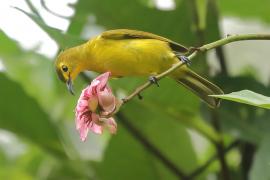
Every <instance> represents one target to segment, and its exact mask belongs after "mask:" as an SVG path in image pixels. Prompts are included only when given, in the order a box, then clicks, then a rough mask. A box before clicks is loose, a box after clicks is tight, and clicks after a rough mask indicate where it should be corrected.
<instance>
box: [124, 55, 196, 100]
mask: <svg viewBox="0 0 270 180" xmlns="http://www.w3.org/2000/svg"><path fill="white" fill-rule="evenodd" d="M196 55H197V51H195V52H193V53H192V54H191V55H189V56H188V59H189V60H191V59H192V58H194V57H195V56H196ZM184 64H185V63H183V62H182V61H179V62H178V63H176V64H175V65H174V66H172V67H171V68H169V69H168V70H166V71H164V72H163V73H161V74H159V75H157V76H155V79H156V80H157V81H158V80H160V79H162V78H164V77H165V76H167V75H168V74H170V73H172V72H173V71H175V70H176V69H178V68H179V67H181V66H183V65H184ZM152 84H153V83H151V82H149V81H147V82H146V83H144V84H143V85H141V86H140V87H138V88H137V89H136V90H135V91H134V92H132V93H131V94H130V95H129V96H127V97H126V98H124V99H123V103H126V102H128V101H130V100H131V99H132V98H133V97H135V96H137V95H138V94H140V93H141V92H142V91H143V90H145V89H147V88H148V87H150V86H151V85H152Z"/></svg>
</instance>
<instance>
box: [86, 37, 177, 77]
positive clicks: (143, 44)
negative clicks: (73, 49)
mask: <svg viewBox="0 0 270 180" xmlns="http://www.w3.org/2000/svg"><path fill="white" fill-rule="evenodd" d="M88 46H89V47H88V49H89V51H91V52H89V54H91V56H90V58H89V59H87V60H86V61H85V62H86V65H85V66H86V67H87V69H88V70H92V71H96V72H100V73H103V72H106V71H110V72H111V73H112V75H113V76H137V75H155V74H158V73H161V72H163V71H164V70H166V69H168V68H169V67H171V66H172V65H173V64H174V63H176V62H177V61H178V60H177V59H176V58H175V55H174V53H173V52H172V51H171V49H170V47H169V46H168V44H167V43H166V42H163V41H159V40H156V39H125V40H108V39H103V38H100V37H97V38H96V39H94V40H92V41H90V42H89V43H88Z"/></svg>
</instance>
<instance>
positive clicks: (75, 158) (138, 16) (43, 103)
mask: <svg viewBox="0 0 270 180" xmlns="http://www.w3.org/2000/svg"><path fill="white" fill-rule="evenodd" d="M27 2H28V4H29V3H30V1H28V0H27ZM174 2H175V5H176V7H175V8H174V9H172V10H168V11H164V10H160V9H158V8H156V6H155V3H154V1H153V0H133V1H127V0H114V1H109V0H102V1H101V0H78V1H77V2H76V3H75V4H74V5H73V6H72V7H73V8H74V10H75V14H74V15H73V16H72V17H71V18H70V25H69V27H68V30H67V31H66V32H62V31H61V30H58V29H55V28H53V27H50V26H48V25H47V24H46V22H45V21H44V17H42V15H40V14H39V12H38V10H37V9H36V8H35V6H30V10H31V12H28V11H24V10H23V9H20V7H17V9H18V10H19V11H20V12H21V13H22V14H21V15H22V16H24V15H26V16H27V17H29V18H30V19H32V20H33V21H34V22H35V23H36V24H37V25H38V26H39V27H40V28H41V29H42V30H43V31H44V32H46V33H47V34H48V35H49V36H50V37H51V38H52V39H53V40H54V41H55V42H56V43H57V45H58V46H59V50H60V49H64V48H68V47H72V46H74V45H77V44H79V43H81V42H83V41H84V40H83V39H85V38H86V37H85V36H86V34H87V33H85V32H88V33H89V32H90V31H91V32H93V31H94V33H95V34H97V33H99V32H98V31H100V30H106V29H116V28H129V29H138V30H144V31H149V32H153V33H156V34H159V35H162V36H165V37H168V38H170V39H173V40H174V41H177V42H180V43H181V44H185V45H187V46H199V45H202V44H205V43H208V42H212V41H214V40H217V39H219V38H220V36H221V30H220V28H219V24H220V17H223V16H224V15H230V16H235V17H239V18H257V19H260V20H264V21H265V22H269V17H270V14H269V10H268V6H267V5H268V4H269V2H268V1H267V0H264V1H262V2H260V3H258V2H255V1H251V0H248V1H243V0H242V1H233V0H220V1H215V0H175V1H174ZM243 4H244V6H245V8H240V7H242V6H243ZM60 14H61V12H60ZM92 34H93V33H92ZM88 38H91V37H87V39H88ZM0 40H1V41H0V42H1V43H0V58H1V61H2V63H3V64H4V70H3V72H1V73H0V84H1V88H0V96H1V101H0V107H1V108H0V128H1V129H3V130H6V131H9V132H12V136H15V138H14V139H18V141H19V142H20V143H22V144H23V145H24V146H25V148H22V152H21V153H19V154H16V155H13V156H9V155H8V153H7V152H6V151H5V148H8V147H6V146H5V144H3V143H1V138H0V166H1V169H0V179H102V180H107V179H108V180H111V179H117V180H126V179H147V180H148V179H166V180H169V179H179V177H177V176H176V175H175V174H174V173H173V172H172V171H171V169H170V168H168V167H167V166H166V165H164V164H163V163H162V162H161V161H160V159H159V158H157V157H156V156H155V155H154V154H153V153H151V151H149V149H148V148H147V147H146V146H144V144H143V143H141V142H140V141H139V140H138V138H136V135H135V134H134V133H132V132H130V130H129V129H128V128H127V127H126V126H125V124H124V123H123V122H121V118H119V119H117V121H118V123H119V127H118V133H117V134H116V135H114V136H112V137H110V136H109V135H108V134H105V135H104V136H102V137H97V136H94V135H93V134H90V135H89V136H91V137H89V139H88V141H90V140H91V142H89V143H88V142H87V143H85V144H82V143H80V142H79V143H78V141H79V137H78V134H77V133H74V129H75V128H72V130H71V129H70V128H69V127H70V126H72V127H73V124H74V122H73V119H74V111H73V109H74V107H75V103H76V102H77V98H78V96H79V93H77V94H76V96H74V97H73V96H70V95H69V94H68V92H67V91H66V88H65V86H64V84H62V83H61V82H60V81H59V80H58V79H57V77H56V74H55V72H54V67H53V65H54V64H53V60H54V58H52V59H51V58H48V57H46V56H43V55H41V54H38V53H37V52H36V50H35V49H33V50H25V49H23V48H21V47H20V45H19V44H18V43H17V42H16V41H15V40H13V39H11V38H10V37H8V36H7V35H6V34H5V33H4V32H3V31H0ZM224 54H225V53H224V52H223V49H219V52H218V51H217V57H218V60H219V63H222V62H223V61H224V60H226V59H225V57H224ZM262 56H264V55H262ZM265 58H267V57H266V55H265ZM205 60H206V56H205V55H200V56H198V58H196V59H194V63H193V64H192V67H191V68H192V69H194V70H195V71H197V72H200V73H202V74H205V75H206V76H207V75H208V74H209V71H210V70H211V69H210V68H209V67H208V65H207V63H206V61H205ZM223 65H224V64H223ZM225 65H226V63H225ZM221 66H222V65H221ZM224 71H225V70H224V69H222V68H221V73H218V74H217V75H216V76H215V78H213V79H214V80H213V81H216V83H217V84H219V85H220V86H221V87H222V89H224V91H225V92H226V93H229V92H233V91H240V90H243V89H249V90H252V91H254V92H258V93H261V94H264V95H267V96H269V95H270V94H269V92H270V91H269V90H270V88H269V85H263V84H261V83H260V82H259V81H258V80H257V79H255V77H253V76H242V77H230V76H229V75H226V72H225V73H224ZM221 74H222V75H221ZM224 74H225V75H226V76H225V75H224ZM254 75H255V76H256V72H255V73H254ZM209 78H210V77H209ZM210 79H211V78H210ZM145 80H146V79H145V78H143V79H142V78H122V79H113V80H111V85H112V87H113V89H114V91H115V92H116V93H119V94H127V93H128V92H131V91H132V90H133V89H134V88H136V87H137V86H138V85H140V84H141V83H143V82H144V81H145ZM86 84H88V82H86V81H85V80H84V79H83V78H81V79H78V80H77V81H76V89H77V92H80V90H81V89H82V88H83V87H84V86H85V85H86ZM160 85H161V87H160V88H156V87H151V88H149V89H147V90H146V91H145V92H143V94H142V95H143V100H142V101H140V100H133V101H131V102H129V103H128V104H127V105H125V106H124V107H123V108H122V109H121V113H122V114H124V115H125V117H126V118H127V120H128V122H129V123H130V124H131V125H132V126H133V127H134V128H136V129H138V130H139V131H140V133H141V134H142V135H143V136H144V138H145V139H147V140H148V141H149V142H151V144H152V145H153V146H155V147H156V148H157V149H158V150H159V151H160V152H161V153H162V154H163V155H164V156H165V157H166V158H167V159H169V160H170V161H171V162H172V163H173V164H175V165H176V166H177V168H179V169H181V170H182V171H183V172H184V173H185V174H186V175H189V174H191V173H193V172H194V170H195V169H196V168H198V167H200V166H202V165H203V164H204V163H205V162H206V161H207V160H208V159H210V158H211V157H212V156H213V154H215V153H216V152H215V149H214V145H212V143H213V142H215V143H216V142H218V141H219V140H220V138H223V137H224V139H225V143H224V144H225V146H227V145H228V144H230V143H231V142H233V141H234V140H239V142H240V144H241V147H239V148H235V150H234V152H236V153H232V154H238V155H239V156H240V158H241V161H240V163H238V164H236V163H234V162H236V161H235V160H234V158H235V156H233V155H230V154H229V155H228V157H227V159H228V161H230V162H233V163H228V164H229V169H230V175H231V177H232V179H245V177H250V179H252V180H253V179H254V180H255V179H260V180H264V179H265V180H267V179H269V177H270V175H269V171H267V168H268V166H269V155H268V151H269V148H270V146H269V132H268V131H269V128H270V113H269V111H268V110H266V109H258V108H255V107H251V106H248V105H243V104H237V103H233V102H225V101H224V102H222V104H221V107H220V108H219V110H218V112H217V114H218V118H219V119H218V120H219V122H218V123H219V126H220V128H216V126H215V125H214V123H213V122H212V121H213V117H212V115H211V111H210V110H209V108H208V107H206V106H205V105H204V104H201V102H200V101H199V100H198V99H197V98H196V97H195V96H194V95H193V94H190V93H189V92H188V91H187V90H186V89H184V88H182V87H178V86H177V85H175V83H174V82H173V81H171V80H169V79H164V80H162V81H161V82H160ZM241 95H242V97H241V98H243V97H244V98H247V100H248V101H249V103H250V102H251V104H252V101H253V100H254V99H253V100H252V99H250V97H251V96H250V93H244V94H241ZM226 97H228V98H230V97H229V95H227V96H226ZM256 97H257V95H256ZM240 100H241V99H240ZM240 100H239V101H240ZM263 100H265V98H264V99H263ZM241 101H242V100H241ZM263 104H264V103H263ZM117 117H119V116H117ZM220 129H221V131H222V132H220ZM194 132H196V133H194ZM2 136H3V137H5V138H7V137H6V136H7V135H5V136H4V135H3V134H2V133H1V132H0V137H2ZM74 136H75V137H76V138H74ZM197 136H199V137H200V138H198V137H197ZM201 139H204V141H202V142H201ZM10 141H12V140H10ZM12 142H14V140H13V141H12ZM16 142H17V141H16ZM204 142H209V143H204ZM13 146H14V145H13ZM251 147H252V148H251ZM85 153H88V154H90V153H92V154H91V155H89V156H85ZM98 154H101V157H97V156H99V155H98ZM246 157H249V158H246ZM253 157H254V161H253ZM249 159H251V160H249ZM213 162H214V163H212V164H211V166H209V167H208V168H206V169H204V171H203V172H202V173H200V175H199V176H196V177H195V178H194V179H207V177H208V176H209V175H213V176H214V177H216V178H220V172H221V167H220V166H219V163H218V162H217V158H214V160H213ZM221 179H222V178H221Z"/></svg>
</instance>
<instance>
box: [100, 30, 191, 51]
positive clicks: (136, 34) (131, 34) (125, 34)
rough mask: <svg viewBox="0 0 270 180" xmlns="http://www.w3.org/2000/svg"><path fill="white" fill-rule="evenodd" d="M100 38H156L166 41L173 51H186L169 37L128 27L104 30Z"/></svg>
mask: <svg viewBox="0 0 270 180" xmlns="http://www.w3.org/2000/svg"><path fill="white" fill-rule="evenodd" d="M101 37H102V38H105V39H114V40H123V39H157V40H160V41H164V42H167V43H168V44H169V46H170V47H171V49H172V50H173V51H175V52H180V53H186V52H188V49H187V48H186V47H185V46H183V45H181V44H178V43H176V42H174V41H172V40H170V39H167V38H164V37H162V36H158V35H155V34H152V33H148V32H143V31H137V30H129V29H115V30H109V31H105V32H103V33H102V34H101Z"/></svg>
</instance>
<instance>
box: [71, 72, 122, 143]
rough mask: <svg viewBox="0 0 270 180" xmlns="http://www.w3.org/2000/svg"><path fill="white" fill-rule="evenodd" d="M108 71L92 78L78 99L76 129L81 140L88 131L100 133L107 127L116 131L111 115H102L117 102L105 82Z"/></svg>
mask: <svg viewBox="0 0 270 180" xmlns="http://www.w3.org/2000/svg"><path fill="white" fill-rule="evenodd" d="M110 74H111V73H110V72H106V73H104V74H101V75H100V76H98V77H97V78H96V79H94V80H93V81H92V82H91V84H90V85H89V86H87V87H86V88H85V89H84V90H83V91H82V94H81V96H80V98H79V100H78V103H77V106H76V109H75V115H76V129H77V130H78V131H79V132H80V137H81V140H82V141H85V139H86V137H87V134H88V131H89V130H91V131H93V132H94V133H97V134H102V132H103V129H104V128H107V129H108V130H109V131H110V132H111V133H113V134H114V133H116V130H117V124H116V122H115V120H114V118H112V117H108V118H107V117H104V115H109V114H111V113H112V112H114V111H115V110H116V108H117V105H118V104H119V103H118V102H119V101H118V99H117V98H116V97H115V96H114V95H113V93H112V90H111V88H110V87H109V86H108V84H107V82H108V79H109V76H110Z"/></svg>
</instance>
